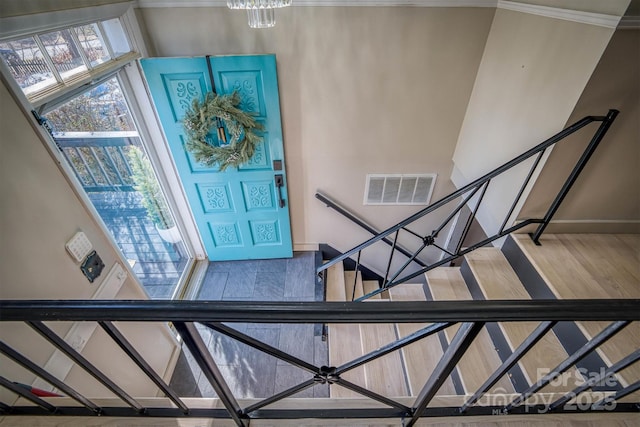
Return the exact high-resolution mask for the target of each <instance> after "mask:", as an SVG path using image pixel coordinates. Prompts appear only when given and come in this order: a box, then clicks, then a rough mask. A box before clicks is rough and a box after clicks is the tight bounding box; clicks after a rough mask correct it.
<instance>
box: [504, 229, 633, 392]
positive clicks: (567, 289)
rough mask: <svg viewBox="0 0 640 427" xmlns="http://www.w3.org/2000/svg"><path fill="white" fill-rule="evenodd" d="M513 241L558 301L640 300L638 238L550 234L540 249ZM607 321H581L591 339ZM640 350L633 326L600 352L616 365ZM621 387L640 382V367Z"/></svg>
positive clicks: (625, 374)
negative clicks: (584, 299)
mask: <svg viewBox="0 0 640 427" xmlns="http://www.w3.org/2000/svg"><path fill="white" fill-rule="evenodd" d="M512 237H513V238H514V241H515V242H516V243H517V244H518V246H519V247H520V248H521V249H522V251H523V252H524V253H525V255H526V256H527V258H528V260H529V261H530V262H531V263H532V265H533V266H534V267H535V268H536V270H537V271H538V272H539V274H540V276H541V277H542V278H543V280H544V281H545V283H546V284H547V286H548V287H549V289H550V290H551V291H552V292H553V293H554V295H555V296H556V297H557V298H559V299H581V298H602V299H606V298H640V235H637V234H627V235H616V234H602V235H600V234H548V235H543V236H542V238H541V239H540V243H541V246H536V245H535V244H534V243H533V242H532V241H531V239H530V238H529V236H528V235H525V234H515V235H513V236H512ZM607 324H608V323H605V322H578V326H579V327H580V329H581V330H582V331H583V333H584V334H585V336H586V337H587V338H588V339H590V338H593V337H594V336H595V335H596V334H598V333H599V332H600V331H601V330H602V329H604V328H605V327H606V326H607ZM638 348H640V325H639V324H638V322H634V323H632V324H631V325H629V326H627V327H626V328H625V329H623V330H622V331H621V332H620V333H618V334H617V335H616V336H614V337H613V338H611V339H610V340H609V341H607V342H606V343H604V344H603V345H602V346H601V347H600V348H599V349H598V353H599V354H600V356H601V357H602V359H603V360H604V361H605V362H606V363H607V364H612V363H615V362H617V361H618V360H620V359H622V358H623V357H624V356H626V355H628V354H630V353H631V352H632V351H634V350H636V349H638ZM620 377H621V380H622V382H623V384H629V383H630V382H634V381H637V380H638V379H640V366H638V364H636V365H633V366H631V367H629V368H627V369H625V370H624V371H622V372H621V373H620Z"/></svg>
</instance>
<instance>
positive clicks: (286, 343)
mask: <svg viewBox="0 0 640 427" xmlns="http://www.w3.org/2000/svg"><path fill="white" fill-rule="evenodd" d="M315 277H316V275H315V253H313V252H296V253H295V254H294V257H293V258H291V259H275V260H255V261H233V262H226V261H225V262H212V263H210V264H209V267H208V270H207V273H206V276H205V278H204V281H203V283H202V286H201V288H200V291H199V293H198V297H197V299H198V300H216V301H321V300H322V298H323V294H322V288H321V287H320V286H318V284H317V283H316V282H315V280H314V278H315ZM229 326H232V327H234V328H236V329H237V330H239V331H241V332H243V333H245V334H247V335H250V336H251V337H253V338H255V339H258V340H261V341H263V342H265V343H267V344H269V345H272V346H275V347H277V348H279V349H280V350H282V351H284V352H286V353H289V354H291V355H293V356H296V357H299V358H301V359H303V360H305V361H307V362H310V363H313V364H315V365H316V366H322V365H326V364H327V363H328V349H327V343H326V341H322V328H321V326H320V325H313V324H309V325H298V324H251V323H241V324H229ZM198 328H199V330H200V333H201V336H202V337H203V339H204V341H205V342H206V343H207V346H208V348H209V350H210V351H211V354H212V355H213V356H214V359H215V361H216V363H217V364H218V367H219V368H220V371H221V372H222V374H223V375H224V376H225V379H226V380H227V382H228V383H229V386H230V387H231V390H232V391H233V393H234V396H235V397H236V398H253V397H256V398H260V397H269V396H272V395H273V394H275V393H278V392H280V391H283V390H286V389H287V388H289V387H292V386H294V385H296V384H299V383H301V382H303V381H306V380H308V379H310V378H311V374H310V373H308V372H305V371H303V370H301V369H299V368H296V367H294V366H291V365H289V364H288V363H286V362H283V361H281V360H279V359H276V358H274V357H271V356H268V355H266V354H264V353H262V352H260V351H258V350H255V349H253V348H250V347H248V346H246V345H244V344H240V343H238V342H237V341H235V340H233V339H231V338H228V337H226V336H224V335H222V334H220V333H217V332H214V331H210V330H208V329H207V328H205V327H203V326H198ZM171 386H172V387H174V389H175V390H176V391H177V392H178V394H179V395H181V396H185V397H187V396H192V397H215V392H214V390H213V388H212V387H211V385H210V384H209V382H208V381H207V379H206V378H205V377H204V375H203V374H202V373H201V371H200V369H199V368H198V367H197V365H196V363H195V362H194V361H193V359H192V358H191V355H190V354H188V351H184V352H183V354H182V356H181V357H180V360H179V361H178V366H177V367H176V372H175V373H174V375H173V378H172V380H171ZM328 396H329V393H328V389H327V387H326V386H319V385H316V386H314V387H312V388H309V389H306V390H304V391H302V392H300V393H298V394H296V395H294V397H328Z"/></svg>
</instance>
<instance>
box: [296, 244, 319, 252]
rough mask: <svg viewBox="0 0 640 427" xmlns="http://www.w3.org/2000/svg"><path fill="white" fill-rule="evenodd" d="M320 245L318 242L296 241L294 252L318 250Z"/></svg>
mask: <svg viewBox="0 0 640 427" xmlns="http://www.w3.org/2000/svg"><path fill="white" fill-rule="evenodd" d="M319 247H320V245H319V244H318V243H294V244H293V251H294V252H313V251H317V250H318V248H319Z"/></svg>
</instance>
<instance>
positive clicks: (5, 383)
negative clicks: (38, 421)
mask: <svg viewBox="0 0 640 427" xmlns="http://www.w3.org/2000/svg"><path fill="white" fill-rule="evenodd" d="M0 385H1V386H2V387H4V388H6V389H9V390H11V391H12V392H14V393H15V394H17V395H18V396H22V397H24V398H25V399H27V400H29V401H31V402H33V403H35V404H36V405H38V406H40V407H42V408H44V409H46V410H47V411H49V412H51V413H54V412H56V411H57V410H58V408H56V407H55V406H53V405H52V404H50V403H49V402H46V401H44V400H42V399H40V398H39V397H38V396H36V395H35V394H33V393H31V392H30V391H29V390H27V389H26V388H24V387H21V386H19V385H17V384H14V383H12V382H11V381H9V380H8V379H6V378H5V377H2V376H0Z"/></svg>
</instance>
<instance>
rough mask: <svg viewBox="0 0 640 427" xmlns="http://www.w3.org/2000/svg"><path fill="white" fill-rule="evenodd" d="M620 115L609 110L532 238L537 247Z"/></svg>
mask: <svg viewBox="0 0 640 427" xmlns="http://www.w3.org/2000/svg"><path fill="white" fill-rule="evenodd" d="M618 113H619V111H618V110H609V113H608V114H607V117H606V118H605V119H604V120H603V121H602V124H601V125H600V127H599V128H598V130H597V131H596V133H595V135H593V138H591V142H589V145H588V146H587V149H586V150H585V151H584V152H583V153H582V156H580V159H579V160H578V162H577V163H576V165H575V166H574V168H573V170H572V171H571V173H570V174H569V177H568V178H567V180H566V181H565V183H564V185H563V186H562V189H561V190H560V192H559V193H558V195H557V196H556V198H555V199H554V201H553V203H551V206H550V207H549V210H548V211H547V213H546V215H545V216H544V220H543V222H542V224H540V225H539V226H538V229H537V230H536V232H535V233H534V234H533V236H532V237H531V239H532V240H533V242H534V243H535V244H536V245H539V244H540V236H542V233H544V230H545V229H546V228H547V225H549V222H550V221H551V218H553V215H554V214H555V213H556V211H557V210H558V208H559V207H560V204H561V203H562V201H563V200H564V198H565V197H566V196H567V193H568V192H569V190H570V189H571V187H573V184H574V183H575V182H576V179H578V175H580V172H582V169H584V167H585V165H586V164H587V162H588V161H589V159H590V158H591V155H592V154H593V152H594V151H595V150H596V148H598V145H599V144H600V141H602V138H604V135H605V134H606V133H607V130H609V127H611V124H613V121H614V120H615V119H616V117H617V116H618Z"/></svg>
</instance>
